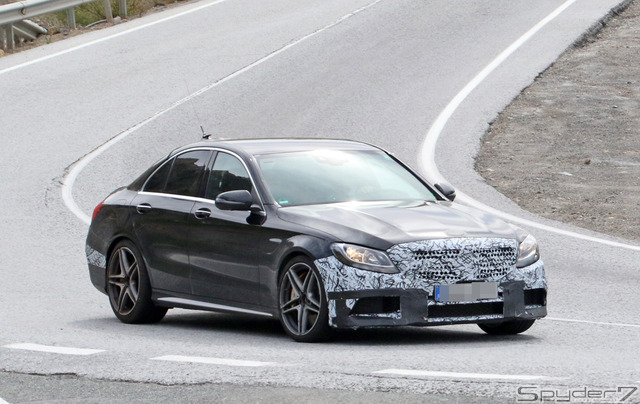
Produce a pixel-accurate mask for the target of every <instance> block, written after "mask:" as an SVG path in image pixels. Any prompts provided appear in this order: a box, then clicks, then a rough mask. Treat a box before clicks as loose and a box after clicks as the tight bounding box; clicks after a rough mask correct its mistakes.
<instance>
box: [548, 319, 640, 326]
mask: <svg viewBox="0 0 640 404" xmlns="http://www.w3.org/2000/svg"><path fill="white" fill-rule="evenodd" d="M543 320H550V321H561V322H565V323H583V324H594V325H606V326H613V327H629V328H640V324H625V323H607V322H603V321H588V320H573V319H570V318H555V317H545V318H544V319H543Z"/></svg>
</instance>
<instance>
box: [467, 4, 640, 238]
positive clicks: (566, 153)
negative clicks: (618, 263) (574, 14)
mask: <svg viewBox="0 0 640 404" xmlns="http://www.w3.org/2000/svg"><path fill="white" fill-rule="evenodd" d="M476 169H477V170H478V172H479V173H480V174H481V175H482V176H483V177H484V178H485V180H486V181H487V183H489V184H490V185H491V186H493V187H494V188H496V189H497V190H498V191H499V192H501V193H503V194H504V195H506V196H507V197H509V198H510V199H512V200H513V201H515V202H516V203H517V204H518V205H520V206H521V207H522V208H524V209H526V210H528V211H531V212H534V213H537V214H539V215H541V216H544V217H548V218H551V219H555V220H558V221H561V222H566V223H571V224H574V225H576V226H579V227H583V228H586V229H590V230H594V231H598V232H601V233H605V234H610V235H614V236H621V237H624V238H626V239H629V240H635V241H640V181H639V178H640V2H638V1H634V2H632V3H631V4H630V5H629V7H628V8H627V9H626V10H625V11H624V12H622V13H621V14H619V15H617V16H615V17H614V18H613V19H611V20H610V21H609V22H608V23H607V25H606V26H605V27H604V28H603V29H602V30H600V31H599V32H598V33H597V34H596V35H595V36H593V37H591V38H588V39H587V40H585V41H584V42H583V44H581V45H580V46H578V47H576V48H574V49H571V50H569V51H567V52H566V53H565V54H564V55H563V56H562V57H561V58H560V59H559V60H558V61H557V62H556V63H555V64H554V65H553V66H552V67H550V68H549V69H548V70H547V71H545V72H544V73H543V74H542V75H540V77H538V78H537V79H536V81H535V82H534V84H532V85H531V86H530V87H529V88H527V89H526V90H524V91H523V92H522V94H521V95H520V96H518V97H517V98H516V99H515V100H514V101H513V102H512V104H511V105H510V106H509V107H508V108H506V110H505V111H504V112H502V113H501V114H500V115H499V117H498V118H497V119H496V121H495V122H494V123H493V124H492V125H491V127H490V129H489V131H488V133H487V134H486V136H485V137H484V139H483V145H482V149H481V152H480V154H479V156H478V158H477V160H476Z"/></svg>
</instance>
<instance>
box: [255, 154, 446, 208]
mask: <svg viewBox="0 0 640 404" xmlns="http://www.w3.org/2000/svg"><path fill="white" fill-rule="evenodd" d="M258 161H259V164H260V169H261V170H262V175H263V178H264V180H265V182H266V184H267V186H268V188H269V190H270V191H271V195H272V196H273V197H274V199H275V200H276V202H277V203H278V204H280V205H281V206H296V205H312V204H324V203H338V202H349V201H394V200H424V201H432V200H435V199H436V197H435V196H434V194H433V193H432V192H431V191H430V190H429V189H428V188H427V187H426V186H425V185H424V184H423V183H422V182H421V181H420V180H419V179H418V178H416V176H415V175H413V174H412V173H411V172H410V171H408V170H407V169H405V168H404V167H403V166H401V165H400V164H398V163H397V162H396V161H395V160H394V159H392V158H391V157H390V156H389V155H387V154H386V153H384V152H382V151H375V150H373V151H341V150H317V151H311V152H296V153H282V154H269V155H263V156H258Z"/></svg>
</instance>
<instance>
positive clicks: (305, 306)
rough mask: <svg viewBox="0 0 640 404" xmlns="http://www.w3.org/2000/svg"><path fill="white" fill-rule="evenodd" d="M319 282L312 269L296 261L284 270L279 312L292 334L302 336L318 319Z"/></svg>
mask: <svg viewBox="0 0 640 404" xmlns="http://www.w3.org/2000/svg"><path fill="white" fill-rule="evenodd" d="M321 296H322V295H321V293H320V282H319V280H318V277H317V275H316V273H315V272H314V271H313V269H312V268H311V267H310V266H309V265H307V264H306V263H304V262H298V263H296V264H294V265H292V266H291V267H289V269H288V270H287V271H286V273H285V274H284V276H283V278H282V281H281V286H280V313H281V317H282V321H283V323H284V325H285V326H286V327H287V329H288V330H289V332H291V333H292V334H294V335H298V336H303V335H306V334H308V333H310V332H311V331H313V330H314V328H315V327H316V325H317V324H318V321H320V319H321V316H320V311H321V307H322V303H321V302H322V300H321V298H322V297H321Z"/></svg>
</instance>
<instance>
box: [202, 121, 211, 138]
mask: <svg viewBox="0 0 640 404" xmlns="http://www.w3.org/2000/svg"><path fill="white" fill-rule="evenodd" d="M200 130H201V131H202V138H203V139H206V140H209V139H211V135H210V134H207V133H206V132H205V131H204V127H202V125H200Z"/></svg>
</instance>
